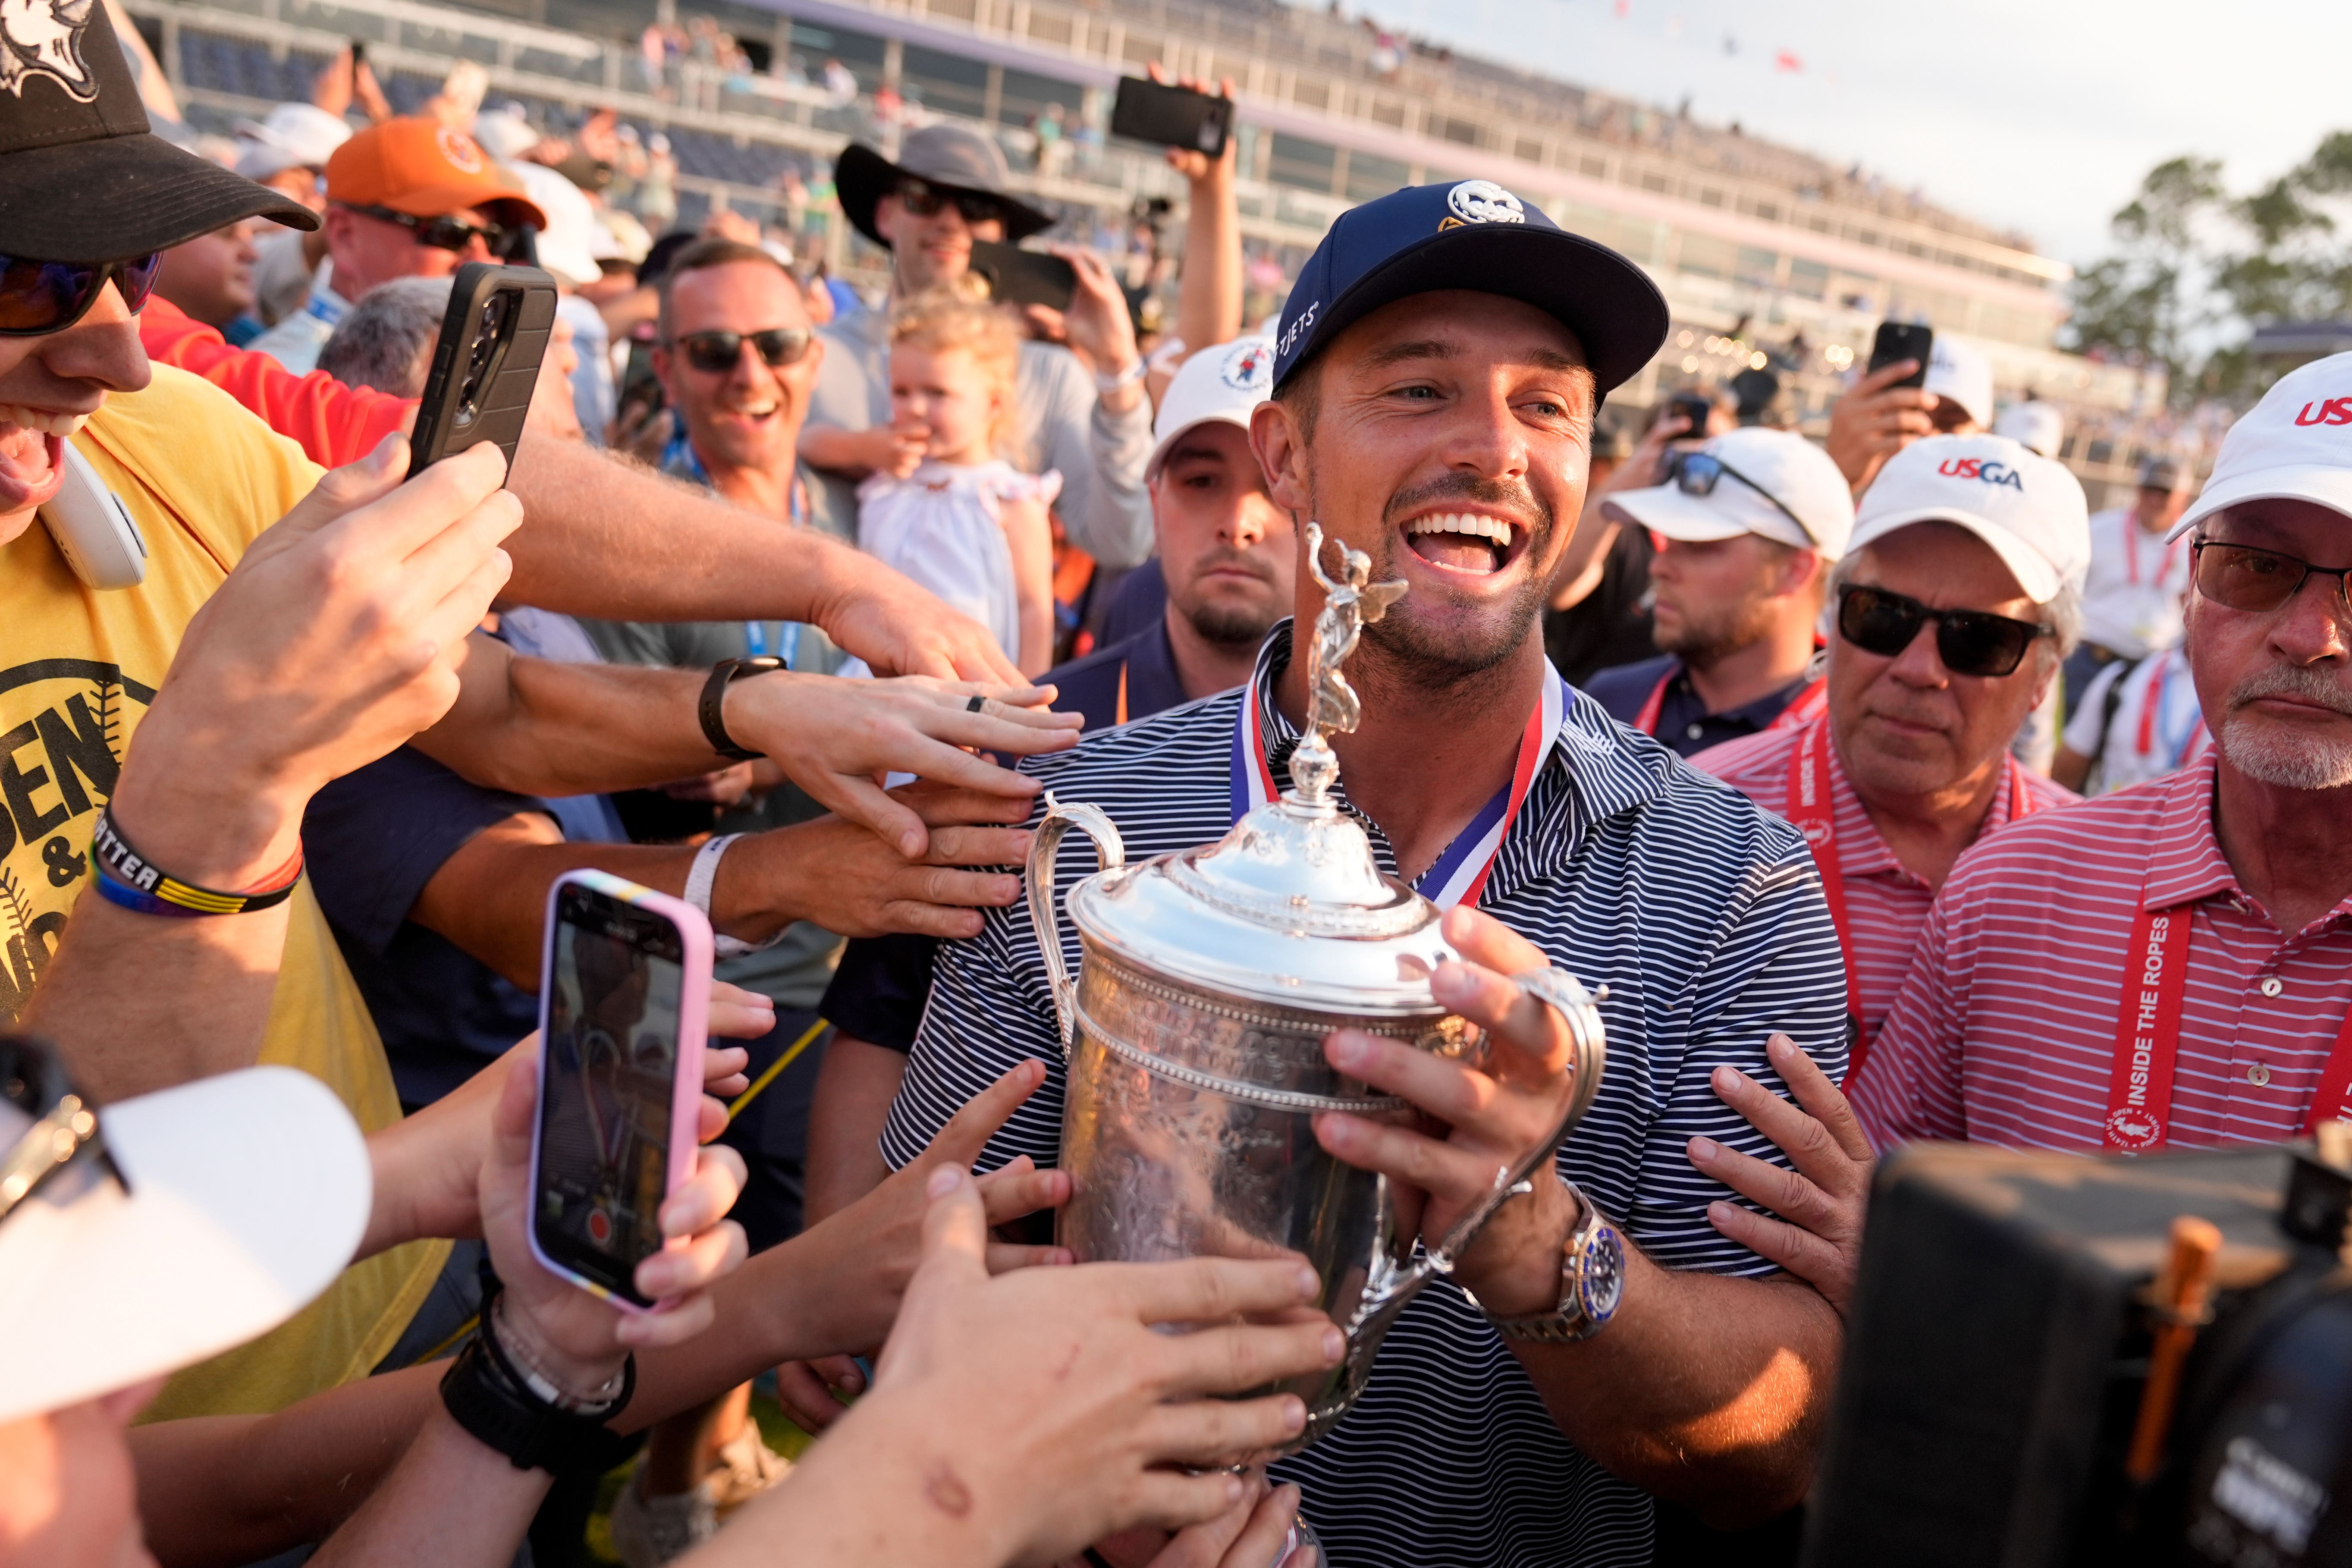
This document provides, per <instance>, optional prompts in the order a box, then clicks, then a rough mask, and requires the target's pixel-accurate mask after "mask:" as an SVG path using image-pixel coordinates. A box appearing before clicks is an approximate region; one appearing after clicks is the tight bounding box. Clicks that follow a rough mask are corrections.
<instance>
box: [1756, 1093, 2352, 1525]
mask: <svg viewBox="0 0 2352 1568" xmlns="http://www.w3.org/2000/svg"><path fill="white" fill-rule="evenodd" d="M2319 1131H2320V1137H2319V1138H2318V1140H2317V1141H2316V1142H2315V1143H2296V1144H2285V1145H2269V1146H2252V1147H2242V1148H2234V1149H2227V1150H2211V1151H2194V1152H2177V1153H2163V1154H2157V1155H2150V1156H2142V1157H2140V1158H2137V1159H2117V1158H2104V1157H2103V1158H2094V1157H2091V1156H2086V1155H2073V1154H2053V1153H2038V1152H2013V1151H2007V1150H1997V1149H1988V1148H1981V1147H1976V1146H1963V1145H1939V1144H1924V1145H1918V1146H1915V1147H1912V1148H1909V1149H1906V1150H1902V1151H1899V1152H1896V1153H1895V1154H1894V1155H1892V1156H1890V1157H1889V1158H1888V1160H1887V1161H1886V1163H1885V1165H1884V1166H1883V1167H1882V1168H1881V1171H1880V1173H1879V1179H1878V1184H1877V1187H1876V1190H1875V1191H1874V1194H1873V1196H1872V1201H1871V1210H1870V1219H1869V1244H1868V1246H1867V1247H1865V1248H1864V1253H1863V1258H1862V1271H1861V1278H1860V1279H1859V1280H1858V1282H1857V1286H1856V1292H1855V1297H1854V1301H1853V1315H1852V1319H1851V1321H1850V1323H1849V1329H1848V1337H1847V1342H1846V1360H1845V1364H1844V1368H1843V1372H1842V1373H1841V1376H1840V1381H1839V1385H1838V1392H1837V1397H1836V1401H1835V1407H1834V1412H1833V1415H1832V1425H1831V1430H1830V1436H1829V1438H1828V1442H1827V1444H1826V1446H1825V1448H1824V1451H1823V1454H1822V1464H1821V1468H1820V1470H1819V1471H1818V1473H1817V1476H1816V1480H1815V1489H1814V1493H1813V1496H1812V1499H1811V1503H1810V1506H1809V1509H1808V1517H1807V1521H1806V1530H1805V1544H1804V1549H1803V1553H1802V1557H1801V1561H1802V1562H1803V1563H1806V1564H1807V1565H1808V1568H1861V1565H1863V1564H1870V1565H1872V1568H1879V1565H1883V1564H1888V1563H1905V1564H1935V1565H1948V1568H1992V1565H1995V1564H1999V1565H2001V1568H2026V1565H2029V1564H2031V1565H2037V1568H2039V1565H2044V1564H2046V1565H2051V1568H2056V1565H2059V1564H2110V1563H2113V1564H2123V1563H2134V1564H2138V1563H2164V1564H2209V1563H2210V1564H2223V1565H2228V1568H2293V1565H2297V1564H2352V1500H2347V1492H2352V1462H2347V1461H2352V1442H2347V1438H2352V1270H2347V1268H2346V1265H2345V1260H2344V1256H2343V1254H2344V1247H2345V1232H2346V1221H2347V1214H2352V1128H2347V1127H2345V1126H2342V1125H2337V1124H2330V1125H2328V1126H2326V1127H2323V1128H2321V1129H2320V1130H2319ZM2200 1238H2201V1239H2200Z"/></svg>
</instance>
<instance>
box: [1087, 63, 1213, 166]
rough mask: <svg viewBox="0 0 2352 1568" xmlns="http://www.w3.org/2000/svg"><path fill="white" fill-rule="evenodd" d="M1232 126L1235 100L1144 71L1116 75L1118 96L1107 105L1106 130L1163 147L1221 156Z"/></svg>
mask: <svg viewBox="0 0 2352 1568" xmlns="http://www.w3.org/2000/svg"><path fill="white" fill-rule="evenodd" d="M1233 131H1234V100H1232V99H1230V98H1218V97H1216V96H1215V95H1213V94H1211V93H1206V92H1199V91H1196V90H1194V89H1192V88H1189V87H1171V86H1169V85H1168V84H1167V83H1165V82H1158V81H1153V80H1152V79H1150V78H1149V77H1140V76H1130V77H1121V78H1120V79H1119V83H1118V98H1117V99H1116V100H1113V102H1112V104H1111V107H1110V133H1111V134H1112V135H1114V136H1126V137H1129V138H1131V139H1133V140H1134V141H1137V142H1158V143H1159V144H1160V145H1161V146H1163V147H1182V148H1186V149H1188V150H1189V151H1192V152H1194V153H1207V154H1208V155H1209V156H1210V157H1212V158H1221V157H1223V156H1224V152H1225V138H1226V137H1228V136H1230V135H1232V134H1233Z"/></svg>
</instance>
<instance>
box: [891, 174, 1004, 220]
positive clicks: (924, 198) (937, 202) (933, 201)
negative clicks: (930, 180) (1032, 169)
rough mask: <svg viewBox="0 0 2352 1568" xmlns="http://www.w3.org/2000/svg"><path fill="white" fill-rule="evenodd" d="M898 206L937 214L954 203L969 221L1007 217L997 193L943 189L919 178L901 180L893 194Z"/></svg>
mask: <svg viewBox="0 0 2352 1568" xmlns="http://www.w3.org/2000/svg"><path fill="white" fill-rule="evenodd" d="M892 194H893V195H896V196H897V197H898V205H900V206H902V207H905V208H906V209H907V210H908V212H910V213H912V214H914V215H915V216H917V217H937V216H939V215H940V211H941V209H943V208H946V207H949V206H953V207H954V208H955V210H956V211H957V212H958V213H960V214H961V215H962V217H963V221H964V222H966V223H986V222H988V221H989V220H990V219H991V218H995V219H998V220H1000V221H1002V220H1003V216H1004V204H1003V203H1002V202H1000V201H998V200H997V199H996V198H995V197H994V196H988V195H981V193H979V192H978V191H942V190H940V189H938V188H937V187H935V186H932V185H927V184H924V183H923V182H922V181H920V180H901V181H899V182H898V190H897V191H895V192H893V193H892Z"/></svg>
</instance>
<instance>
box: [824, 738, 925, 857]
mask: <svg viewBox="0 0 2352 1568" xmlns="http://www.w3.org/2000/svg"><path fill="white" fill-rule="evenodd" d="M944 749H945V748H942V750H944ZM957 754H958V755H961V754H962V753H961V752H958V753H957ZM799 782H800V784H801V787H802V788H803V789H805V790H807V791H808V793H809V795H810V796H811V797H812V798H814V800H815V801H816V803H817V804H818V805H822V806H824V808H825V809H826V810H827V811H830V812H832V813H833V814H834V815H835V816H838V817H840V818H842V819H843V820H844V821H845V822H854V823H856V824H857V825H858V826H860V827H863V828H866V830H867V831H869V832H871V833H873V834H874V835H875V836H876V837H879V838H880V839H881V840H882V842H884V843H885V844H893V845H896V846H898V853H899V854H900V855H902V856H904V857H906V858H908V859H909V860H913V859H917V858H920V856H921V855H922V853H923V851H924V850H925V849H926V848H927V847H929V844H930V834H929V830H928V829H926V828H925V827H924V826H923V819H922V818H921V817H919V816H916V815H915V813H913V812H912V811H909V810H908V808H907V807H905V806H903V805H899V804H898V802H897V801H895V800H892V799H891V798H890V796H889V794H888V792H887V791H886V790H884V789H883V788H882V786H881V785H880V784H876V783H875V782H874V781H873V780H872V779H870V778H863V777H858V776H856V775H853V774H850V773H812V774H809V775H807V776H806V777H804V778H802V779H801V780H800V781H799Z"/></svg>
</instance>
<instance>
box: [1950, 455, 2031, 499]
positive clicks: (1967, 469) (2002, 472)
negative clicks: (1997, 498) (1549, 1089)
mask: <svg viewBox="0 0 2352 1568" xmlns="http://www.w3.org/2000/svg"><path fill="white" fill-rule="evenodd" d="M1936 471H1937V473H1939V474H1942V475H1944V476H1945V477H1947V478H1948V479H1975V480H1977V481H1979V483H1982V484H1988V485H2007V486H2008V487H2009V488H2010V489H2013V490H2017V491H2020V492H2022V491H2023V490H2024V489H2025V479H2024V477H2023V476H2022V475H2021V474H2019V473H2018V471H2017V470H2016V469H2015V468H2011V467H2010V466H2009V465H2008V464H2007V463H1992V462H1987V461H1986V460H1985V459H1984V458H1945V459H1944V460H1943V461H1942V462H1940V463H1938V464H1937V465H1936Z"/></svg>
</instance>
